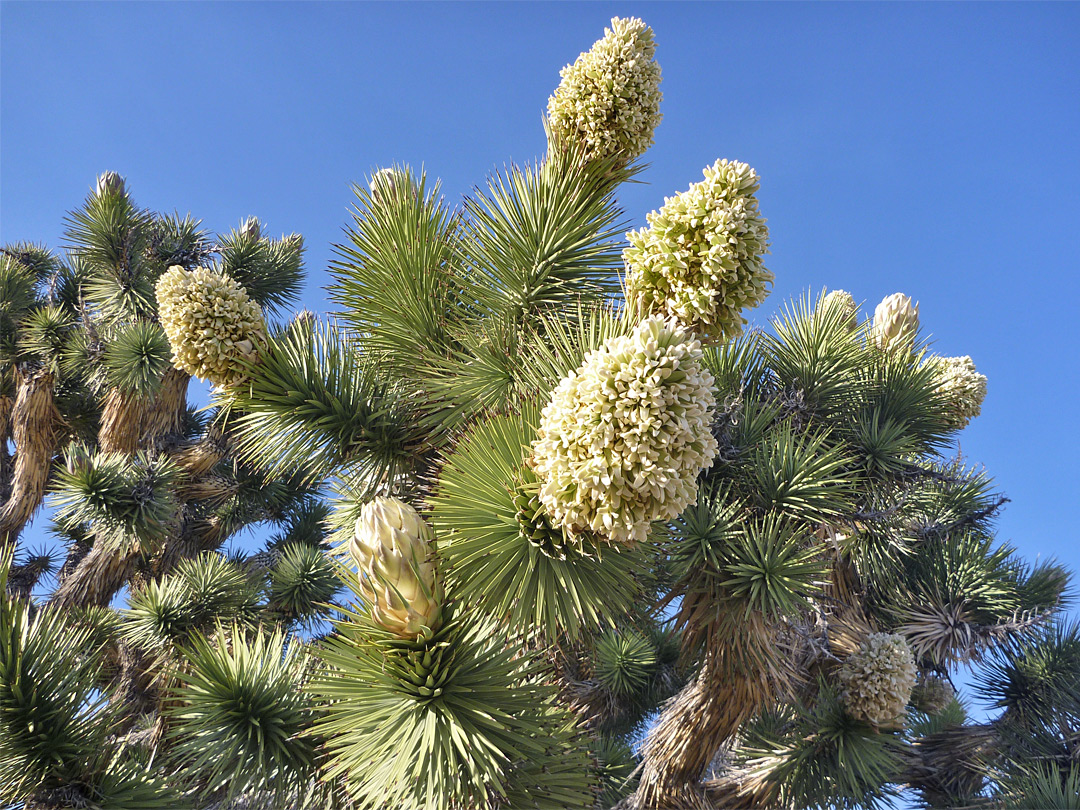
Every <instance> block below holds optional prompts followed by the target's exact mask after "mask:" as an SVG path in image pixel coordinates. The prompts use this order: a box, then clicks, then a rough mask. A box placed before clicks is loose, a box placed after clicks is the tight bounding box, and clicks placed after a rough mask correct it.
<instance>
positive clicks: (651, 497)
mask: <svg viewBox="0 0 1080 810" xmlns="http://www.w3.org/2000/svg"><path fill="white" fill-rule="evenodd" d="M712 388H713V378H712V375H711V374H710V373H709V371H708V369H706V368H705V367H704V365H703V363H702V352H701V343H700V342H699V341H698V340H697V339H695V337H694V336H693V334H692V333H690V332H688V331H686V330H684V329H682V328H681V327H680V326H678V325H677V324H675V323H674V322H665V321H664V319H663V318H660V317H652V318H648V319H646V320H645V321H642V322H641V323H640V324H638V326H637V327H636V328H635V330H634V332H633V333H632V334H631V335H628V336H625V337H617V338H612V339H610V340H608V341H607V342H606V343H605V344H604V345H603V346H602V347H601V348H599V349H597V350H596V351H593V352H590V353H589V354H588V355H586V357H585V360H584V362H583V363H582V364H581V366H580V367H579V368H578V369H577V370H576V371H575V372H574V373H572V374H570V376H568V377H566V378H565V379H563V380H562V382H560V383H559V385H558V387H557V388H556V389H555V391H554V393H553V394H552V396H551V401H550V402H549V403H548V405H547V407H546V408H544V411H543V413H542V415H541V420H540V428H539V430H538V431H537V435H538V437H539V438H538V439H537V440H536V441H535V442H534V443H533V469H534V470H535V472H536V473H537V475H538V477H539V478H540V481H541V488H540V500H541V502H542V503H543V505H544V509H545V510H546V511H547V513H548V515H549V516H550V517H551V519H552V522H553V523H554V524H556V525H561V526H562V527H564V528H565V529H566V530H567V531H568V532H570V533H575V532H580V531H582V530H590V531H592V532H594V533H596V534H597V535H598V536H600V537H602V538H605V539H607V540H609V541H611V542H614V543H624V544H627V545H632V544H634V543H636V542H639V541H641V540H644V539H645V537H646V536H647V534H648V531H649V524H650V523H651V522H652V521H654V520H666V519H670V518H673V517H675V516H676V515H678V514H679V513H680V512H682V510H683V509H685V508H686V506H687V505H688V504H690V503H691V502H693V500H694V499H695V498H696V497H697V474H698V472H699V471H700V470H701V469H702V468H704V467H706V466H707V465H709V464H710V463H711V462H712V460H713V457H714V456H715V455H716V449H717V445H716V439H714V438H713V435H712V432H711V431H710V422H711V420H712V413H713V408H714V407H715V402H714V399H713V392H712Z"/></svg>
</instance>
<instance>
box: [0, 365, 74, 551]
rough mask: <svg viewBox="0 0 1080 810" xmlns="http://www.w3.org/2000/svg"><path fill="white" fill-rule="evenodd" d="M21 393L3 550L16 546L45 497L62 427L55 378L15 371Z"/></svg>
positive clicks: (14, 419)
mask: <svg viewBox="0 0 1080 810" xmlns="http://www.w3.org/2000/svg"><path fill="white" fill-rule="evenodd" d="M15 379H16V384H17V386H18V393H17V395H16V397H15V403H14V405H13V406H12V408H11V420H10V424H11V438H12V439H14V441H15V463H14V468H13V470H12V473H11V482H10V490H9V491H8V497H7V499H6V502H5V503H4V504H3V505H2V506H0V547H3V546H5V545H8V544H11V543H14V542H15V540H16V539H17V538H18V536H19V533H20V532H21V531H22V529H23V526H25V525H26V522H27V521H28V520H30V518H31V517H32V516H33V514H34V512H35V511H36V510H37V508H38V506H40V505H41V500H42V498H43V497H44V495H45V485H46V483H47V482H48V480H49V471H50V468H51V467H52V460H53V456H54V455H55V454H56V449H57V444H58V442H59V429H60V426H61V425H62V424H63V419H62V418H61V416H60V412H59V411H58V410H57V409H56V405H55V403H54V402H53V375H52V373H50V372H48V371H45V370H38V371H34V372H29V373H26V374H23V373H21V372H19V371H18V369H16V371H15Z"/></svg>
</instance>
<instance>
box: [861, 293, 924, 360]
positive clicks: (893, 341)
mask: <svg viewBox="0 0 1080 810" xmlns="http://www.w3.org/2000/svg"><path fill="white" fill-rule="evenodd" d="M918 331H919V305H918V304H912V303H911V296H910V295H904V294H903V293H893V294H892V295H888V296H886V297H885V298H884V299H882V301H881V303H880V304H878V305H877V307H876V308H875V309H874V324H873V326H872V327H871V329H870V334H871V336H872V338H873V340H874V342H875V343H876V344H877V346H878V348H879V349H883V350H884V349H892V348H897V349H902V350H908V351H910V350H911V349H912V348H913V347H914V345H915V335H916V333H917V332H918Z"/></svg>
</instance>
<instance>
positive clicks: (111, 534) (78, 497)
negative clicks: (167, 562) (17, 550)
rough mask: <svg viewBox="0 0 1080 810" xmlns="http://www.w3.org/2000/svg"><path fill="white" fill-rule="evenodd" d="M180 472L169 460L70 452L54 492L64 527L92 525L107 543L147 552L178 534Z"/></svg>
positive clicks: (74, 449) (100, 537)
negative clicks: (129, 544) (127, 544)
mask: <svg viewBox="0 0 1080 810" xmlns="http://www.w3.org/2000/svg"><path fill="white" fill-rule="evenodd" d="M180 475H181V473H180V471H179V469H178V468H177V467H176V465H175V464H174V463H173V462H172V461H171V460H170V459H169V458H168V457H166V456H157V457H152V456H150V455H147V454H143V453H138V454H136V455H134V456H127V455H125V454H122V453H102V452H97V453H90V452H88V451H86V450H85V448H71V451H70V452H69V455H68V463H67V468H66V469H61V470H58V471H57V475H56V486H55V488H54V490H53V498H54V503H55V505H56V519H57V521H58V522H59V523H60V524H61V525H63V526H77V525H81V524H84V523H89V524H91V525H92V526H93V527H94V530H95V532H96V533H97V536H98V538H99V539H101V540H102V541H103V542H110V543H114V544H120V543H122V542H124V541H134V542H135V543H137V544H139V545H140V546H141V547H142V548H143V549H144V550H149V549H150V548H152V547H154V546H155V545H157V544H159V543H161V542H162V541H163V540H164V539H165V537H166V536H167V535H168V534H169V533H170V532H171V531H173V530H174V529H175V528H176V526H175V522H174V521H175V519H176V487H177V483H178V481H179V478H180Z"/></svg>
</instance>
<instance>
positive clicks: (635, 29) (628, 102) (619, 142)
mask: <svg viewBox="0 0 1080 810" xmlns="http://www.w3.org/2000/svg"><path fill="white" fill-rule="evenodd" d="M655 53H656V44H655V43H654V42H653V31H652V29H651V28H649V27H648V26H647V25H645V23H643V22H642V21H641V20H639V19H636V18H630V19H621V18H619V17H614V18H612V20H611V28H605V29H604V38H603V39H600V40H598V41H597V42H596V43H595V44H594V45H593V46H592V49H591V50H589V51H588V52H587V53H583V54H581V56H579V57H578V58H577V61H576V62H574V64H572V65H567V66H566V67H564V68H563V69H562V71H561V73H560V74H559V75H560V76H562V82H560V84H559V86H558V88H557V89H556V90H555V94H554V95H553V96H551V98H549V99H548V116H549V118H550V121H551V128H552V131H553V133H554V134H555V135H556V136H557V137H558V138H560V139H563V140H565V141H567V142H571V143H572V142H577V143H581V144H583V146H584V148H585V156H586V159H589V160H593V159H597V158H604V157H608V156H609V155H619V156H621V157H622V159H623V160H624V161H626V162H629V161H631V160H633V159H634V158H636V157H638V156H639V155H641V154H642V153H643V152H644V151H645V150H646V149H648V148H649V147H650V146H651V145H652V142H653V131H654V130H655V129H656V126H657V124H659V123H660V118H661V115H660V99H661V93H660V89H659V88H660V65H658V64H657V63H656V61H655V60H654V59H653V55H654V54H655Z"/></svg>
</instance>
